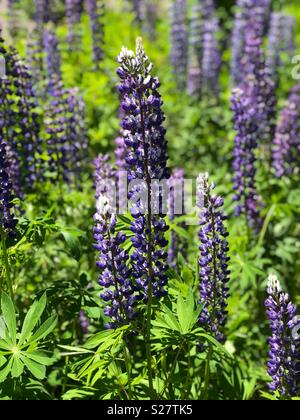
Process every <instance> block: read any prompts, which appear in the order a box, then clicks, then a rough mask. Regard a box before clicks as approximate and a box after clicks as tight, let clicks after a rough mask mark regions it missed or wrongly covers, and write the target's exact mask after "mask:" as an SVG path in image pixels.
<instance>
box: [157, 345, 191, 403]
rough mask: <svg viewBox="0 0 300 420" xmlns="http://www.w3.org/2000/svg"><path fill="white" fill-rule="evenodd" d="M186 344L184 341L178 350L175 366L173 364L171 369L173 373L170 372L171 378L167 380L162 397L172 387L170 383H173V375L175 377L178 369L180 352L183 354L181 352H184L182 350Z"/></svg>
mask: <svg viewBox="0 0 300 420" xmlns="http://www.w3.org/2000/svg"><path fill="white" fill-rule="evenodd" d="M184 344H185V342H184V341H183V342H182V343H181V345H180V346H179V347H178V350H177V353H176V356H175V359H174V361H173V364H172V368H171V371H170V374H169V377H168V379H167V382H166V384H165V386H164V389H163V391H162V394H161V395H162V396H163V395H164V393H165V391H166V389H167V388H168V386H169V385H170V383H171V382H172V379H173V375H174V372H175V368H176V364H177V360H178V357H179V354H180V352H181V350H182V348H183V346H184Z"/></svg>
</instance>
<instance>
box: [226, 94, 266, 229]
mask: <svg viewBox="0 0 300 420" xmlns="http://www.w3.org/2000/svg"><path fill="white" fill-rule="evenodd" d="M231 103H232V111H233V114H234V123H235V125H234V127H235V130H236V131H237V136H236V138H235V141H234V144H235V146H234V162H233V170H234V178H233V181H234V190H235V196H234V201H236V202H237V207H236V215H237V216H239V215H241V214H244V215H246V218H247V222H248V224H249V226H251V227H253V228H255V229H259V228H260V226H261V218H260V211H259V207H260V205H261V200H260V198H259V197H258V194H257V191H256V187H255V176H256V166H255V163H256V157H255V150H256V148H257V133H258V127H257V124H256V122H255V109H253V107H252V106H251V100H250V99H249V98H248V97H247V96H246V95H245V93H244V92H243V91H242V90H241V89H235V90H233V92H232V99H231Z"/></svg>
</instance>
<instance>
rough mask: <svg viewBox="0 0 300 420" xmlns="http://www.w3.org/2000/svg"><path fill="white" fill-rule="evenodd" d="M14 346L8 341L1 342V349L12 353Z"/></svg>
mask: <svg viewBox="0 0 300 420" xmlns="http://www.w3.org/2000/svg"><path fill="white" fill-rule="evenodd" d="M12 347H13V345H12V344H9V343H8V342H7V341H6V340H0V349H3V350H8V351H11V349H12Z"/></svg>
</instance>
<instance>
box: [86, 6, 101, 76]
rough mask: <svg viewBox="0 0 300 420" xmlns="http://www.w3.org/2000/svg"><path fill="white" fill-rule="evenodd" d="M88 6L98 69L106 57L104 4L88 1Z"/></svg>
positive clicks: (94, 57)
mask: <svg viewBox="0 0 300 420" xmlns="http://www.w3.org/2000/svg"><path fill="white" fill-rule="evenodd" d="M86 4H87V11H88V15H89V18H90V27H91V32H92V43H93V47H92V48H93V60H94V65H95V68H96V69H98V68H99V65H100V63H101V61H102V60H103V56H104V51H103V46H104V24H103V16H104V2H103V0H86Z"/></svg>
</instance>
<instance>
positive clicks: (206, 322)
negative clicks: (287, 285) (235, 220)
mask: <svg viewBox="0 0 300 420" xmlns="http://www.w3.org/2000/svg"><path fill="white" fill-rule="evenodd" d="M213 189H214V185H213V184H212V185H210V184H209V182H208V175H207V174H204V175H200V176H199V177H198V179H197V199H198V206H199V208H200V214H199V221H200V226H201V227H200V231H199V239H200V244H201V245H200V248H199V249H200V253H201V256H200V258H199V276H200V303H203V304H204V308H203V311H202V313H201V315H200V318H199V322H200V324H201V325H202V326H203V327H204V328H205V329H206V330H207V331H208V332H210V333H211V334H212V335H213V336H214V337H215V338H216V339H217V340H218V341H219V342H221V343H223V342H224V341H225V334H224V327H225V325H226V321H227V299H228V296H229V295H228V292H229V288H228V281H229V275H230V271H229V270H228V262H229V257H228V251H229V245H228V241H227V239H226V238H227V236H228V232H227V230H226V228H225V225H224V221H225V220H226V219H227V217H226V216H225V215H224V213H223V211H222V206H223V204H224V201H223V199H222V198H221V197H220V196H218V195H212V191H213Z"/></svg>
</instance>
